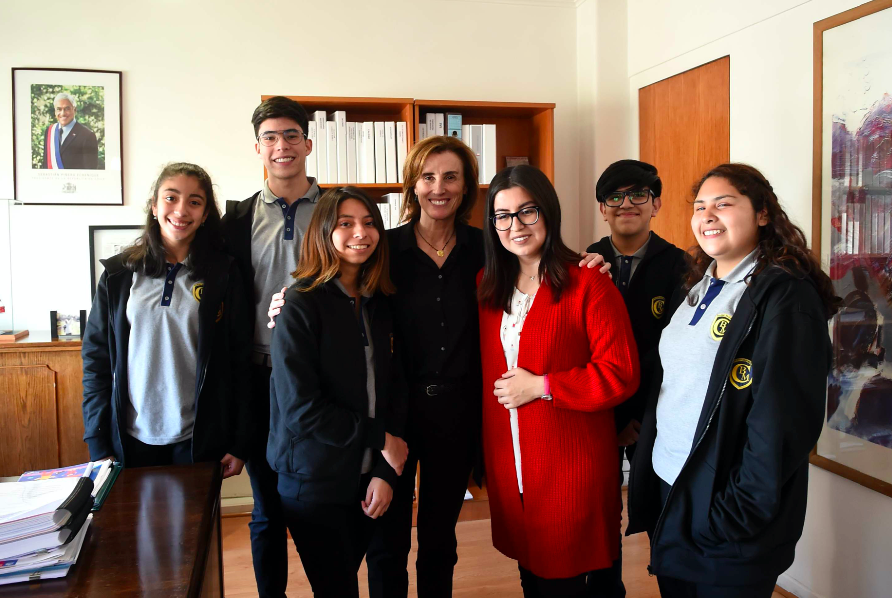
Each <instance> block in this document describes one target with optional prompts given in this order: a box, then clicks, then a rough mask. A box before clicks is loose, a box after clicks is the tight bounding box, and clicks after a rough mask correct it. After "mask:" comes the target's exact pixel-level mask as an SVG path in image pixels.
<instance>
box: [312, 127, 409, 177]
mask: <svg viewBox="0 0 892 598" xmlns="http://www.w3.org/2000/svg"><path fill="white" fill-rule="evenodd" d="M308 128H309V131H307V138H308V139H311V140H312V141H313V151H312V153H311V154H310V155H309V156H307V162H306V171H307V176H311V177H315V178H316V180H317V182H319V183H323V184H324V183H329V184H330V183H337V184H344V185H347V184H349V185H355V184H370V183H389V184H398V183H402V182H403V163H404V162H405V161H406V153H407V152H408V149H409V138H408V131H407V128H406V123H405V122H402V121H401V122H347V113H346V112H344V111H343V110H339V111H337V112H332V113H331V114H329V115H327V114H326V112H325V111H324V110H318V111H316V112H314V113H313V120H311V121H310V122H309V125H308Z"/></svg>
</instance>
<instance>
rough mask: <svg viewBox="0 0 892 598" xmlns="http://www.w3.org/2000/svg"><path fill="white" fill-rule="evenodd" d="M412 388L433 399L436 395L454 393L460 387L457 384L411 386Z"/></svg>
mask: <svg viewBox="0 0 892 598" xmlns="http://www.w3.org/2000/svg"><path fill="white" fill-rule="evenodd" d="M412 388H414V389H415V390H416V391H418V392H422V393H424V394H426V395H427V396H429V397H435V396H437V395H443V394H448V393H451V392H455V391H456V390H459V389H460V388H461V386H459V385H458V384H413V385H412Z"/></svg>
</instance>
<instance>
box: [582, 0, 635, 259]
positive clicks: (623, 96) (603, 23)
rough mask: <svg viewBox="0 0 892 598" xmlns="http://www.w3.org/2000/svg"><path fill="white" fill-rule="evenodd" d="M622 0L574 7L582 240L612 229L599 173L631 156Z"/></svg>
mask: <svg viewBox="0 0 892 598" xmlns="http://www.w3.org/2000/svg"><path fill="white" fill-rule="evenodd" d="M627 14H628V8H627V2H626V0H585V1H584V2H583V3H582V4H581V5H580V6H579V8H577V12H576V31H577V34H576V36H577V37H576V53H577V58H576V69H577V72H578V75H577V76H578V98H579V127H580V140H579V229H580V233H579V234H580V245H581V246H582V247H583V248H584V247H585V246H586V245H587V244H589V243H592V242H594V241H597V240H598V239H600V238H601V237H602V236H604V235H607V234H610V228H609V227H608V226H607V224H606V223H605V222H604V219H603V217H602V216H601V214H600V212H599V210H598V208H597V201H596V199H595V184H596V183H597V181H598V177H599V176H601V173H602V172H604V169H605V168H607V167H608V166H609V165H610V164H612V163H613V162H615V161H617V160H621V159H624V158H628V157H630V154H629V151H630V147H629V143H628V138H627V134H626V133H627V127H628V118H629V117H628V111H629V87H628V60H627V48H626V40H627V37H628V36H627Z"/></svg>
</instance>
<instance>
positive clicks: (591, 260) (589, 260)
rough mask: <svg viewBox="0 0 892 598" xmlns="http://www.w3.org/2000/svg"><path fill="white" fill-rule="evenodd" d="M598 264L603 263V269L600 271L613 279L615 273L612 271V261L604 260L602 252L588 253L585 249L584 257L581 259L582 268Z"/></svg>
mask: <svg viewBox="0 0 892 598" xmlns="http://www.w3.org/2000/svg"><path fill="white" fill-rule="evenodd" d="M601 264H603V265H601ZM598 265H601V269H600V270H598V272H600V273H601V274H606V275H607V276H609V277H610V278H611V279H613V274H611V273H610V263H609V262H606V261H604V256H603V255H601V254H600V253H587V252H585V251H583V252H582V259H581V260H580V261H579V267H580V268H583V267H586V268H596V267H597V266H598Z"/></svg>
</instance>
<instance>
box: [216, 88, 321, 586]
mask: <svg viewBox="0 0 892 598" xmlns="http://www.w3.org/2000/svg"><path fill="white" fill-rule="evenodd" d="M308 122H309V116H308V115H307V111H306V110H305V109H304V108H303V106H301V105H300V104H298V103H297V102H295V101H294V100H290V99H288V98H285V97H280V96H277V97H273V98H269V99H267V100H264V101H263V102H262V103H261V104H260V105H259V106H258V107H257V109H256V110H254V115H253V116H252V117H251V123H252V124H253V125H254V137H255V140H256V143H255V146H254V147H255V149H256V151H257V155H258V157H259V158H260V161H261V162H262V163H263V166H264V167H265V168H266V172H267V178H266V180H265V181H264V183H263V189H261V190H260V191H258V192H257V193H255V194H254V195H252V196H251V197H249V198H248V199H245V200H244V201H228V202H226V215H225V216H224V217H223V232H224V235H225V236H226V244H227V248H228V251H229V253H230V254H231V255H232V256H233V257H234V258H235V259H236V261H237V262H238V264H239V267H240V268H241V271H242V275H243V278H244V280H245V289H244V292H245V295H246V299H247V301H248V304H249V305H252V306H254V312H255V313H254V337H253V338H254V346H253V352H252V362H253V366H252V394H253V397H252V399H253V402H254V410H255V414H256V421H255V422H254V425H255V430H256V431H255V432H254V434H253V438H255V439H256V442H255V443H254V446H253V451H252V454H251V455H250V457H249V460H248V463H247V469H248V476H249V477H250V479H251V490H252V492H253V494H254V510H253V511H252V512H251V523H250V524H249V527H250V529H251V556H252V557H253V561H254V577H255V579H256V580H257V590H258V592H259V594H260V597H261V598H267V597H273V596H274V597H275V598H285V587H286V585H287V582H288V540H287V535H286V525H285V519H284V516H283V514H282V508H281V505H280V502H279V493H278V489H277V487H276V485H277V482H278V476H277V475H276V472H275V471H273V470H272V469H271V468H270V466H269V464H268V463H267V461H266V443H267V439H268V437H269V381H270V373H271V361H270V355H269V345H270V338H271V333H272V331H271V330H270V329H269V328H267V327H266V322H267V320H268V319H269V318H268V317H267V315H266V312H267V310H268V306H269V298H270V297H271V296H272V295H273V293H276V292H278V291H280V290H282V287H286V286H289V285H290V284H291V281H292V280H291V272H294V271H295V270H296V269H297V260H298V254H299V252H300V244H301V240H302V239H303V236H304V233H305V232H306V230H307V226H308V224H309V222H310V217H311V216H312V214H313V209H314V207H315V206H316V201H317V200H318V199H319V185H317V184H316V180H315V179H313V178H311V177H308V176H307V173H306V158H307V156H308V155H310V153H311V152H312V151H313V142H312V141H311V140H310V139H307V135H306V132H307V125H308Z"/></svg>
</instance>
